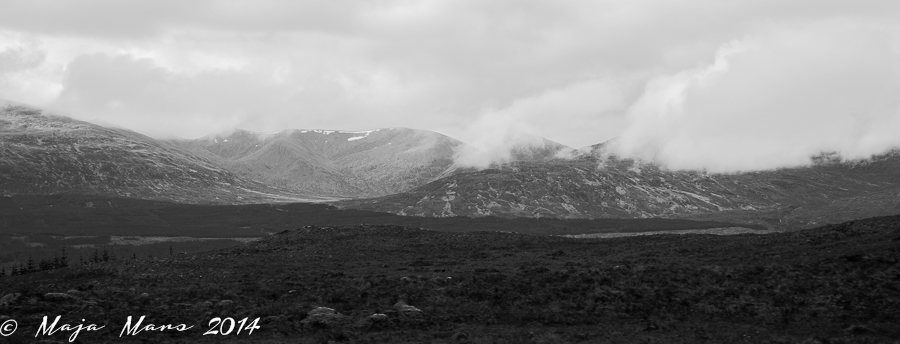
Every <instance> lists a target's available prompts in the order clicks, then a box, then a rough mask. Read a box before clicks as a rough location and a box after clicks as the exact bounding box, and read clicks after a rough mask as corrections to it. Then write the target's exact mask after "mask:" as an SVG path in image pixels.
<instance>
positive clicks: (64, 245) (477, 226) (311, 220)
mask: <svg viewBox="0 0 900 344" xmlns="http://www.w3.org/2000/svg"><path fill="white" fill-rule="evenodd" d="M360 223H377V224H389V225H401V226H409V227H419V228H426V229H433V230H441V231H449V232H457V231H471V230H497V231H509V232H519V233H527V234H535V235H551V234H590V233H612V232H645V231H660V230H680V229H705V228H721V227H736V226H742V227H750V228H755V229H764V228H762V227H759V226H756V225H742V224H735V223H726V222H716V221H691V220H680V219H594V220H587V219H570V220H562V219H533V218H514V219H509V218H499V217H483V218H468V217H454V218H425V217H413V216H399V215H393V214H386V213H378V212H371V211H362V210H349V209H348V210H341V209H337V208H335V207H333V206H330V205H325V204H313V203H291V204H246V205H195V204H181V203H173V202H164V201H149V200H139V199H129V198H108V197H102V196H86V195H47V196H12V197H0V272H2V271H3V270H2V269H5V270H7V271H9V270H10V269H11V268H12V267H15V266H16V265H24V264H27V261H28V260H29V259H31V260H33V261H34V262H35V263H34V264H35V265H38V263H40V262H42V261H49V260H52V259H54V258H58V257H59V256H60V255H61V254H62V251H63V250H67V254H68V256H69V257H70V259H71V260H72V261H80V260H84V259H90V258H91V257H92V256H93V255H95V254H96V255H102V254H103V253H104V252H105V253H106V254H107V255H110V257H111V259H118V258H132V257H137V258H148V257H152V256H157V257H158V256H162V255H168V254H169V253H170V252H174V253H181V252H199V251H205V250H212V249H220V248H224V247H229V246H234V245H237V244H239V241H236V240H237V238H258V237H264V236H267V235H271V234H272V233H276V232H279V231H282V230H285V229H294V228H299V227H303V226H310V225H314V226H331V225H335V226H338V225H355V224H360ZM112 236H118V237H132V236H133V237H147V236H161V237H193V238H206V239H204V240H203V241H199V240H191V241H165V242H157V243H149V244H144V245H114V244H112ZM213 238H215V239H217V240H211V239H213Z"/></svg>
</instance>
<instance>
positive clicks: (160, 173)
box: [0, 105, 285, 203]
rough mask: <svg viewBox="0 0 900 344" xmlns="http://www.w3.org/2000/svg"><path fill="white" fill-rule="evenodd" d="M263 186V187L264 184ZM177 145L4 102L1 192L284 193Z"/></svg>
mask: <svg viewBox="0 0 900 344" xmlns="http://www.w3.org/2000/svg"><path fill="white" fill-rule="evenodd" d="M260 191H262V192H260ZM267 192H275V191H274V190H272V189H271V188H268V187H266V186H264V185H261V184H259V183H254V182H251V181H248V180H245V179H243V178H240V177H238V176H236V175H234V174H233V173H231V172H229V171H227V170H224V169H222V168H219V167H217V166H216V165H214V164H213V163H211V162H209V161H206V160H204V159H200V158H197V157H195V156H193V155H191V154H188V153H186V152H184V151H182V150H180V149H177V148H176V147H173V146H170V145H167V144H164V143H160V142H157V141H156V140H153V139H151V138H149V137H146V136H143V135H140V134H138V133H135V132H132V131H128V130H122V129H113V128H105V127H101V126H97V125H94V124H90V123H87V122H82V121H77V120H74V119H71V118H67V117H61V116H53V115H45V114H42V111H41V110H39V109H35V108H31V107H26V106H19V105H7V106H6V107H3V108H2V109H0V194H3V195H15V194H63V193H75V194H98V195H109V196H126V197H137V198H147V199H165V200H173V201H185V202H199V203H223V202H224V203H232V202H239V203H245V202H257V201H270V202H271V201H275V200H279V199H280V200H282V201H283V200H285V199H283V198H281V197H276V196H273V195H269V194H267Z"/></svg>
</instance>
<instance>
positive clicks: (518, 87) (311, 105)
mask: <svg viewBox="0 0 900 344" xmlns="http://www.w3.org/2000/svg"><path fill="white" fill-rule="evenodd" d="M0 98H3V99H8V100H14V101H19V102H23V103H29V104H33V105H37V106H42V107H46V108H50V109H53V110H55V111H56V112H58V113H61V114H65V115H69V116H72V117H75V118H79V119H84V120H89V121H94V122H98V123H106V124H114V125H118V126H122V127H126V128H129V129H132V130H135V131H138V132H142V133H144V134H148V135H150V136H154V137H165V136H169V135H175V136H179V137H184V138H195V137H200V136H204V135H207V134H210V133H214V132H221V131H225V130H227V129H230V128H235V127H237V128H244V129H248V130H254V131H263V132H267V131H275V130H280V129H286V128H323V129H338V130H362V129H370V128H379V127H411V128H419V129H428V130H434V131H437V132H440V133H443V134H447V135H450V136H452V137H455V138H458V139H461V140H463V141H465V142H471V143H476V144H481V145H484V146H486V147H487V146H490V145H492V144H495V143H497V141H498V140H499V139H498V138H497V137H499V136H504V135H508V136H511V137H514V136H516V134H515V133H530V134H535V135H540V136H544V137H546V138H548V139H551V140H555V141H558V142H560V143H563V144H566V145H569V146H572V147H575V148H577V147H582V146H586V145H591V144H596V143H600V142H603V141H606V140H608V139H611V138H613V137H619V140H618V142H617V144H616V145H615V149H616V151H617V152H619V153H620V154H629V155H633V156H638V157H642V158H646V159H648V160H655V161H658V162H661V163H664V164H666V165H668V166H670V167H674V168H704V169H708V170H711V171H736V170H752V169H760V168H774V167H782V166H793V165H798V164H803V163H806V162H808V157H809V156H810V155H812V154H816V153H818V152H822V151H837V152H839V153H841V154H843V155H844V156H847V157H863V156H867V155H869V154H874V153H880V152H883V151H884V150H886V149H888V148H890V147H894V146H897V145H898V144H900V105H898V104H900V2H898V1H895V0H885V1H822V0H815V1H813V0H809V1H784V0H773V1H769V0H747V1H721V0H686V1H671V0H660V1H640V0H628V1H602V0H594V1H528V0H508V1H488V0H478V1H461V0H452V1H451V0H447V1H336V0H328V1H316V2H313V1H291V2H288V1H260V0H253V1H199V0H192V1H183V0H176V1H161V0H155V1H142V2H137V1H122V0H109V1H41V0H28V1H6V0H0ZM501 141H502V140H501Z"/></svg>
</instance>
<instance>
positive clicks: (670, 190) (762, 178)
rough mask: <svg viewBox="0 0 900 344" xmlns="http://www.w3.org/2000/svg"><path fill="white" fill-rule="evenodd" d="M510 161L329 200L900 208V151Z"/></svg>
mask: <svg viewBox="0 0 900 344" xmlns="http://www.w3.org/2000/svg"><path fill="white" fill-rule="evenodd" d="M602 150H603V145H597V146H595V147H593V150H591V149H582V150H579V152H580V153H578V152H576V153H575V154H576V157H574V158H572V159H548V160H541V161H517V162H513V163H509V164H505V165H501V166H499V168H491V169H485V170H481V171H474V172H465V173H458V174H455V175H452V176H448V177H445V178H442V179H439V180H436V181H434V182H431V183H428V184H426V185H423V186H420V187H418V188H415V189H413V190H410V191H408V192H405V193H400V194H396V195H389V196H385V197H379V198H373V199H365V200H348V201H342V202H337V203H335V204H336V205H337V206H340V207H345V208H354V209H361V210H373V211H384V212H390V213H396V214H401V215H413V216H438V217H446V216H489V215H493V216H506V217H519V216H523V217H560V218H647V217H674V218H702V219H704V220H727V221H737V222H741V221H743V222H751V223H759V224H764V225H766V226H769V227H773V228H785V227H787V226H800V227H809V226H814V225H817V224H821V223H834V222H840V221H843V220H847V219H853V218H861V217H867V216H876V215H884V214H895V213H900V202H898V201H897V199H898V196H900V173H898V172H897V171H900V152H897V151H894V152H890V153H888V154H885V155H882V156H877V157H873V158H872V159H869V160H865V161H850V162H843V161H834V159H818V160H816V161H817V162H816V163H815V164H814V165H812V166H810V167H802V168H790V169H780V170H775V171H761V172H750V173H740V174H705V173H702V172H696V171H670V170H666V169H663V168H660V167H659V166H657V165H654V164H647V163H640V162H636V161H634V160H631V159H620V158H616V157H615V156H612V157H610V156H608V154H603V153H602Z"/></svg>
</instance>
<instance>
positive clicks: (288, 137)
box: [168, 128, 462, 198]
mask: <svg viewBox="0 0 900 344" xmlns="http://www.w3.org/2000/svg"><path fill="white" fill-rule="evenodd" d="M168 142H169V143H171V144H173V145H175V146H178V147H181V148H183V149H185V150H186V151H189V152H191V153H192V154H195V155H198V156H201V157H203V158H205V159H209V160H210V161H213V162H215V163H216V164H217V165H218V166H222V167H223V168H225V169H227V170H229V171H231V172H233V173H235V174H237V175H239V176H242V177H245V178H248V179H252V180H256V181H259V182H260V183H264V184H267V185H271V186H275V187H279V188H283V189H286V190H290V191H293V192H298V193H302V194H308V195H318V196H322V197H340V198H347V197H372V196H383V195H388V194H393V193H398V192H404V191H408V190H410V189H412V188H414V187H416V186H420V185H422V184H425V183H427V182H430V181H432V180H435V179H437V178H438V177H440V176H442V175H445V174H448V173H450V172H451V171H452V170H453V169H454V166H453V154H454V150H455V149H456V148H457V147H458V146H460V145H461V144H462V143H461V142H459V141H457V140H454V139H452V138H450V137H447V136H444V135H441V134H438V133H435V132H431V131H425V130H415V129H407V128H387V129H374V130H366V131H337V130H284V131H280V132H276V133H254V132H250V131H246V130H235V131H234V132H232V133H230V134H227V135H214V136H208V137H204V138H200V139H195V140H171V141H168Z"/></svg>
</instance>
